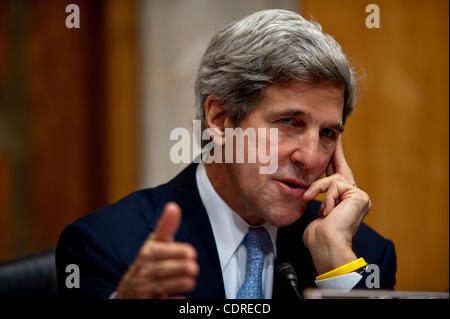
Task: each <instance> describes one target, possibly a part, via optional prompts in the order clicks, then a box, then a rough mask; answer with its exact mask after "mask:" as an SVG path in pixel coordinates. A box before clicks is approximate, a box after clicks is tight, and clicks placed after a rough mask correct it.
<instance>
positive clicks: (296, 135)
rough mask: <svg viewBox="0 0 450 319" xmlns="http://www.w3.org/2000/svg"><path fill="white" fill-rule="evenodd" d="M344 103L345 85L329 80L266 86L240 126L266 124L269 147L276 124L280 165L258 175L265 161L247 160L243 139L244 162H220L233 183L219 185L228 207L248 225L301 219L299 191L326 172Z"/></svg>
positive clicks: (335, 140) (274, 223)
mask: <svg viewBox="0 0 450 319" xmlns="http://www.w3.org/2000/svg"><path fill="white" fill-rule="evenodd" d="M343 105H344V90H343V89H342V88H337V87H335V86H331V85H328V84H323V85H318V86H311V85H308V84H305V83H301V82H298V81H290V82H287V83H284V84H275V85H271V86H269V87H267V88H266V90H265V93H264V97H263V98H262V100H261V101H260V102H259V103H258V104H257V105H256V106H255V107H254V108H253V109H252V111H251V112H250V113H249V115H248V116H247V117H246V118H245V119H244V120H243V121H242V122H241V123H240V125H239V127H241V128H242V129H243V130H245V129H247V128H253V129H254V130H255V131H257V130H258V128H265V129H267V133H266V136H267V140H266V147H267V152H268V150H269V144H270V143H269V136H270V135H269V134H268V133H269V130H268V129H269V128H277V129H278V169H277V170H276V172H275V173H273V174H271V175H265V174H261V173H260V169H259V168H260V166H267V165H268V164H267V163H266V164H261V163H258V160H257V163H248V162H247V158H248V157H247V148H248V145H247V143H246V146H245V149H244V153H245V159H246V163H232V164H227V165H225V167H224V168H225V169H226V170H227V174H226V176H227V177H228V178H230V180H229V181H228V182H230V183H231V184H229V185H233V187H227V188H225V189H223V190H224V191H225V192H226V193H228V194H224V195H225V198H227V201H228V202H229V204H230V206H231V208H233V209H234V210H235V211H236V212H238V213H239V214H240V215H241V217H243V218H244V219H245V220H246V221H247V222H249V223H250V224H260V223H264V222H269V223H270V224H272V225H275V226H278V227H283V226H287V225H290V224H292V223H293V222H294V221H296V220H297V219H298V218H300V217H301V215H302V214H303V211H304V209H305V208H306V204H307V203H305V202H304V201H303V199H302V195H303V193H304V192H305V191H306V189H307V188H308V187H309V185H311V183H313V182H314V181H316V180H317V179H319V178H320V177H321V176H322V175H323V174H324V172H325V170H326V168H327V165H328V163H329V161H330V159H331V156H332V154H333V151H334V149H335V147H336V143H337V138H338V136H339V134H340V133H341V132H342V129H343V124H342V111H343ZM226 143H227V142H226ZM228 178H227V179H228ZM230 201H231V202H230Z"/></svg>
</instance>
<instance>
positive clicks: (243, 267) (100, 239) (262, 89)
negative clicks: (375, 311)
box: [56, 10, 396, 298]
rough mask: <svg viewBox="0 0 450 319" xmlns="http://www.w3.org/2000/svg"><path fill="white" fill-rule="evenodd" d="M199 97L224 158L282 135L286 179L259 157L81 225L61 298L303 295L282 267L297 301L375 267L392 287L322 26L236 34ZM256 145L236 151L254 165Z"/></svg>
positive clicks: (259, 27)
mask: <svg viewBox="0 0 450 319" xmlns="http://www.w3.org/2000/svg"><path fill="white" fill-rule="evenodd" d="M195 91H196V97H197V115H198V118H199V119H200V120H201V121H202V126H203V128H208V129H210V130H209V132H214V134H211V139H212V140H213V143H215V146H216V148H215V150H216V151H215V152H216V153H217V149H218V148H217V147H219V148H222V149H223V150H224V152H223V155H224V153H225V149H226V146H227V145H229V144H230V143H231V144H232V143H233V138H231V139H230V138H228V137H227V135H226V134H225V132H226V129H234V128H241V129H242V130H246V129H254V130H255V131H256V130H258V129H267V130H269V129H273V128H275V129H276V130H275V132H276V133H277V134H276V139H275V141H276V143H277V151H278V154H277V160H278V161H277V167H276V170H275V171H274V172H272V173H271V174H262V173H261V170H260V168H261V167H262V166H265V165H266V164H264V163H262V161H261V160H260V158H259V157H258V158H257V160H256V161H255V162H250V161H245V162H244V163H237V162H235V161H232V162H224V161H221V160H215V161H208V162H207V163H204V162H202V163H200V164H195V163H192V164H191V165H189V166H188V167H187V168H186V169H185V170H183V171H182V172H181V173H180V174H179V175H178V176H176V177H175V178H174V179H173V180H171V181H169V182H168V183H167V184H164V185H161V186H158V187H156V188H153V189H146V190H142V191H138V192H135V193H133V194H131V195H129V196H127V197H126V198H124V199H122V200H120V201H118V202H117V203H115V204H113V205H110V206H108V207H105V208H102V209H100V210H98V211H96V212H93V213H92V214H89V215H87V216H85V217H83V218H81V219H79V220H77V221H75V222H74V223H72V224H70V225H69V226H67V227H66V229H65V230H64V232H63V233H62V235H61V238H60V241H59V243H58V247H57V252H56V262H57V268H58V279H59V282H60V289H61V293H62V294H63V295H65V296H73V297H90V298H171V297H174V298H179V297H182V296H186V297H188V298H272V297H282V296H295V294H293V290H292V289H290V288H289V287H288V286H287V285H285V284H284V282H283V278H282V276H279V275H278V272H277V271H276V269H277V265H279V264H280V263H284V262H287V263H289V264H291V265H292V266H293V268H294V269H295V270H296V272H297V274H298V276H299V283H298V289H299V290H301V289H303V288H305V287H316V286H318V287H327V288H341V289H346V290H350V289H352V288H355V287H359V288H363V287H365V285H366V280H365V276H367V275H365V273H364V271H361V270H362V269H363V268H362V267H363V266H365V265H366V264H367V263H370V264H375V265H377V266H378V267H379V283H380V286H381V288H393V287H394V284H395V272H396V264H395V252H394V246H393V244H392V242H391V241H389V240H386V239H384V238H382V237H381V236H380V235H378V234H377V233H376V232H375V231H373V230H372V229H370V228H369V227H368V226H367V225H365V224H364V223H362V220H363V218H364V216H365V215H366V214H367V213H368V211H369V209H370V206H371V202H370V199H369V196H368V195H367V194H366V193H365V192H364V191H362V190H360V189H359V188H358V187H357V185H356V183H355V180H354V178H353V175H352V172H351V170H350V168H349V166H348V165H347V163H346V160H345V157H344V152H343V148H342V138H341V134H342V132H343V129H344V123H345V120H346V117H347V116H348V115H349V114H350V113H351V112H352V111H353V108H354V103H355V91H356V84H355V80H354V77H353V73H352V70H351V68H350V66H349V63H348V61H347V58H346V56H345V55H344V54H343V53H342V50H341V48H340V46H339V44H338V43H337V42H336V41H335V40H334V39H333V38H332V37H331V36H329V35H327V34H324V33H323V32H322V31H321V27H320V25H318V24H317V23H312V22H309V21H307V20H305V19H304V18H302V17H301V16H300V15H298V14H297V13H294V12H290V11H286V10H264V11H260V12H256V13H254V14H251V15H249V16H247V17H245V18H243V19H241V20H238V21H235V22H233V23H231V24H229V25H227V26H226V27H225V28H223V29H222V30H220V31H219V32H217V33H216V34H215V35H214V37H213V38H212V40H211V42H210V43H209V46H208V47H207V49H206V52H205V54H204V56H203V59H202V61H201V64H200V67H199V70H198V75H197V81H196V87H195ZM273 137H274V136H273V135H272V134H268V135H267V136H266V145H265V146H268V145H270V143H274V140H273ZM251 145H252V144H251V143H250V142H249V141H248V140H247V142H246V143H244V144H243V145H241V148H240V149H236V148H235V151H236V152H243V153H244V154H246V155H247V154H248V152H249V147H250V146H251ZM259 146H260V145H258V147H259ZM258 154H259V153H258ZM215 155H217V154H215ZM325 175H326V176H325ZM319 193H326V195H325V199H324V201H323V202H322V203H321V202H318V201H316V200H314V198H315V197H316V196H317V195H318V194H319ZM69 264H76V265H78V266H79V269H80V286H79V288H68V287H67V285H66V276H67V273H66V272H65V269H66V266H67V265H69Z"/></svg>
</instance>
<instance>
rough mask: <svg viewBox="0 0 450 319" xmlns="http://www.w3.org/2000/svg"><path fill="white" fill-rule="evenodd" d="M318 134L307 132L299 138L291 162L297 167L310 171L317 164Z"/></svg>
mask: <svg viewBox="0 0 450 319" xmlns="http://www.w3.org/2000/svg"><path fill="white" fill-rule="evenodd" d="M318 152H319V134H318V133H314V132H308V133H305V134H302V135H301V136H299V138H298V141H297V143H296V148H295V150H294V152H292V154H291V160H292V161H293V162H294V163H295V164H296V165H298V166H300V167H302V168H306V169H310V168H312V167H313V166H314V164H315V163H317V156H318Z"/></svg>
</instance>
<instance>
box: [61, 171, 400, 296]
mask: <svg viewBox="0 0 450 319" xmlns="http://www.w3.org/2000/svg"><path fill="white" fill-rule="evenodd" d="M196 167H197V165H196V164H191V165H189V166H188V167H187V168H186V169H185V170H183V171H182V172H181V173H180V174H179V175H178V176H176V177H175V178H174V179H172V180H171V181H170V182H168V183H167V184H163V185H160V186H158V187H156V188H152V189H145V190H141V191H138V192H135V193H132V194H131V195H129V196H127V197H125V198H123V199H121V200H120V201H118V202H117V203H115V204H113V205H110V206H107V207H104V208H101V209H99V210H97V211H95V212H93V213H91V214H89V215H86V216H84V217H82V218H80V219H78V220H77V221H75V222H73V223H72V224H70V225H68V226H67V227H66V228H65V229H64V231H63V233H62V234H61V237H60V239H59V242H58V245H57V248H56V266H57V275H58V282H59V289H60V293H61V295H62V296H67V297H84V298H108V297H109V296H110V295H111V293H112V292H113V291H114V290H115V289H116V287H117V285H118V283H119V281H120V280H121V278H122V276H123V275H124V273H125V272H126V270H127V269H128V267H129V266H130V265H131V263H132V262H133V261H134V259H135V257H136V255H137V253H138V250H139V248H140V247H141V245H142V244H143V242H144V241H145V239H146V238H147V237H148V235H149V234H150V233H151V232H152V231H153V230H154V229H155V226H156V223H157V221H158V218H159V216H160V214H161V212H162V210H163V208H164V206H165V204H166V203H168V202H170V201H174V202H176V203H177V204H178V205H180V207H181V209H182V222H181V225H180V228H179V230H178V232H177V234H176V236H175V240H176V241H180V242H188V243H190V244H191V245H193V246H194V247H195V249H196V250H197V253H198V262H199V266H200V274H199V276H198V277H197V286H196V288H195V290H193V291H191V292H189V293H188V294H187V297H188V298H225V290H224V284H223V278H222V272H221V268H220V262H219V256H218V253H217V248H216V244H215V241H214V236H213V232H212V228H211V225H210V222H209V219H208V215H207V213H206V209H205V207H204V206H203V203H202V201H201V199H200V195H199V192H198V190H197V184H196V179H195V170H196ZM319 206H320V202H317V201H312V202H310V203H309V205H308V207H307V209H306V210H305V212H304V215H303V216H302V217H301V218H300V219H299V220H298V221H297V222H295V223H294V224H292V225H290V226H288V227H285V228H279V230H278V235H277V261H276V262H277V263H279V262H289V263H291V264H292V265H293V266H294V268H295V269H296V272H297V275H298V277H299V287H300V290H301V289H303V288H305V287H315V285H314V278H315V276H316V275H317V273H316V271H315V269H314V266H313V263H312V259H311V256H310V254H309V251H308V250H307V248H306V247H305V246H304V245H303V242H302V234H303V230H304V229H305V227H306V226H307V225H308V224H309V222H310V221H312V220H313V219H314V218H315V217H316V215H317V211H318V208H319ZM353 245H354V251H355V253H356V254H357V255H358V256H360V257H364V258H365V260H366V261H367V262H368V263H369V264H377V265H378V266H379V267H380V275H381V276H380V278H381V288H393V287H394V284H395V272H396V261H395V251H394V246H393V244H392V242H391V241H389V240H386V239H384V238H383V237H381V236H380V235H378V234H377V233H376V232H375V231H373V230H372V229H371V228H370V227H368V226H367V225H365V224H362V225H361V226H360V229H359V231H358V232H357V234H356V235H355V237H354V243H353ZM68 264H76V265H78V266H79V269H80V288H72V289H68V288H66V285H65V279H66V277H67V276H68V275H69V273H66V272H65V269H66V266H67V265H68ZM364 282H365V281H364V278H363V279H362V280H361V281H360V282H359V283H358V285H357V287H364ZM287 296H292V294H291V292H290V291H289V290H288V289H286V288H285V287H283V285H282V284H281V283H280V280H279V278H278V277H277V276H275V278H274V290H273V297H274V298H277V297H287Z"/></svg>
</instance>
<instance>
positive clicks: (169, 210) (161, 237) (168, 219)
mask: <svg viewBox="0 0 450 319" xmlns="http://www.w3.org/2000/svg"><path fill="white" fill-rule="evenodd" d="M180 222H181V208H180V206H178V205H177V204H175V203H174V202H170V203H167V204H166V207H164V210H163V212H162V214H161V217H160V218H159V221H158V225H157V226H156V230H155V232H154V233H153V239H154V240H157V241H172V240H173V239H174V237H175V233H176V232H177V230H178V227H179V226H180Z"/></svg>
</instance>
